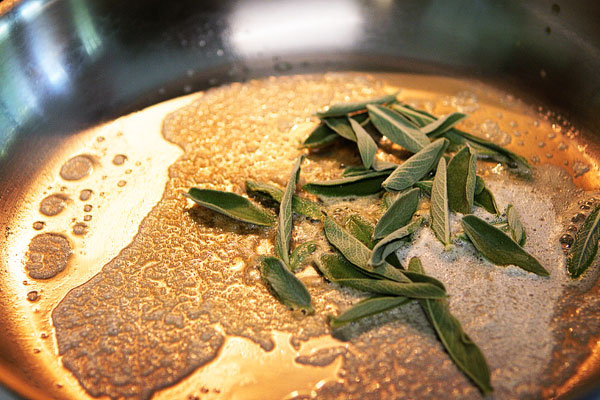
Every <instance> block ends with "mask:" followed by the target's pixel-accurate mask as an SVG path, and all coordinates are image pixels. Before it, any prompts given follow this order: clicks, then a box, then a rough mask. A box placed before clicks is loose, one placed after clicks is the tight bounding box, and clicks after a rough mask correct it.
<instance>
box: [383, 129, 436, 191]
mask: <svg viewBox="0 0 600 400" xmlns="http://www.w3.org/2000/svg"><path fill="white" fill-rule="evenodd" d="M447 146H448V140H446V139H438V140H436V141H435V142H433V143H431V144H429V145H428V146H426V147H425V148H424V149H423V150H421V151H419V152H418V153H416V154H414V155H413V156H412V157H410V158H409V159H408V160H406V161H405V162H404V163H402V164H400V165H399V166H398V168H396V169H395V170H394V172H392V173H391V175H390V176H388V178H387V179H386V180H385V181H383V183H382V184H381V185H382V186H383V187H384V188H385V189H386V190H404V189H407V188H409V187H411V186H412V185H414V184H415V183H416V182H418V181H419V180H421V178H423V177H424V176H425V175H427V173H429V171H431V170H432V169H433V168H434V167H435V166H436V165H437V163H438V160H439V159H440V157H441V156H442V154H444V151H445V150H446V147H447Z"/></svg>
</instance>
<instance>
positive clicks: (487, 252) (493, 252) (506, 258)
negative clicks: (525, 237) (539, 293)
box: [461, 215, 550, 276]
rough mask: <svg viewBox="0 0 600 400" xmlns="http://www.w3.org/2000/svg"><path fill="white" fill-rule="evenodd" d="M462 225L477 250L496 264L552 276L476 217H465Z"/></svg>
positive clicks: (507, 239) (511, 242) (497, 231)
mask: <svg viewBox="0 0 600 400" xmlns="http://www.w3.org/2000/svg"><path fill="white" fill-rule="evenodd" d="M461 224H462V227H463V229H464V230H465V233H466V234H467V236H468V237H469V239H470V240H471V243H473V245H474V246H475V248H477V250H479V252H480V253H481V254H483V256H484V257H486V258H487V259H489V260H490V261H491V262H493V263H494V264H496V265H516V266H518V267H521V268H523V269H524V270H525V271H529V272H533V273H534V274H537V275H540V276H548V275H550V274H549V273H548V271H546V270H545V269H544V267H542V265H541V264H540V262H539V261H538V260H536V258H535V257H533V256H532V255H531V254H529V253H528V252H527V251H525V250H524V249H523V248H522V247H521V246H519V245H518V244H517V243H516V242H515V241H514V240H512V239H511V238H510V237H509V236H508V235H507V234H506V233H504V232H502V231H501V230H500V229H498V228H496V227H495V226H493V225H491V224H488V223H487V222H485V221H484V220H482V219H481V218H479V217H476V216H475V215H467V216H465V217H463V219H462V220H461Z"/></svg>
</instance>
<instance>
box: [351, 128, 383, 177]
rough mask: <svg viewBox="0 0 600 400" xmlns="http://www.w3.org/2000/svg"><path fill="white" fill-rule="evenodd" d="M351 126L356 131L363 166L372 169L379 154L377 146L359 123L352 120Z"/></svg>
mask: <svg viewBox="0 0 600 400" xmlns="http://www.w3.org/2000/svg"><path fill="white" fill-rule="evenodd" d="M350 125H351V126H352V129H353V130H354V135H355V137H356V144H357V145H358V152H359V153H360V158H361V160H362V162H363V165H364V167H365V168H371V166H372V165H373V160H374V159H375V153H377V144H376V143H375V141H374V140H373V138H372V137H371V135H369V134H368V133H367V131H365V129H364V128H363V127H362V126H360V124H359V123H358V122H356V121H355V120H353V119H350Z"/></svg>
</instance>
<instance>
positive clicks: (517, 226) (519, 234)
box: [506, 204, 527, 247]
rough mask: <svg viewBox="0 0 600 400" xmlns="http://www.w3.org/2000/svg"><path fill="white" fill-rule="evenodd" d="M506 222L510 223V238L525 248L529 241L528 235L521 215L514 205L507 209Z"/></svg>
mask: <svg viewBox="0 0 600 400" xmlns="http://www.w3.org/2000/svg"><path fill="white" fill-rule="evenodd" d="M506 220H507V221H508V228H509V230H510V236H511V237H512V238H513V240H514V241H515V242H517V243H518V244H519V246H521V247H523V245H524V244H525V241H526V240H527V234H526V233H525V227H524V226H523V224H522V223H521V218H520V217H519V213H518V212H517V210H516V209H515V207H514V206H513V205H512V204H509V205H508V206H507V207H506Z"/></svg>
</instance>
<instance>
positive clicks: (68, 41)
mask: <svg viewBox="0 0 600 400" xmlns="http://www.w3.org/2000/svg"><path fill="white" fill-rule="evenodd" d="M6 1H7V0H5V2H4V3H3V4H1V5H0V10H1V11H2V12H3V15H2V16H1V17H0V182H1V183H2V190H0V210H2V214H1V215H2V218H1V219H0V228H1V229H2V236H1V238H2V240H8V239H9V237H10V232H5V227H4V221H5V220H8V219H9V217H10V214H11V213H12V211H13V208H14V205H15V204H17V202H19V201H20V199H21V197H20V196H21V194H22V191H21V189H22V188H23V187H25V186H27V185H26V184H27V182H29V181H30V179H31V178H32V176H33V175H34V172H35V171H36V167H37V166H39V165H42V164H43V163H44V162H45V161H47V160H48V159H49V158H50V157H51V156H52V154H53V153H54V152H55V151H56V149H58V148H60V146H61V144H62V143H63V142H64V141H65V139H66V138H67V137H68V136H69V135H70V134H72V133H74V132H77V131H80V130H82V129H84V128H86V127H89V126H92V125H96V124H97V123H99V122H102V121H106V120H109V119H112V118H115V117H117V116H120V115H123V114H126V113H128V112H131V111H134V110H137V109H140V108H142V107H145V106H149V105H151V104H154V103H157V102H160V101H162V100H166V99H168V98H172V97H176V96H180V95H182V94H185V93H190V92H193V91H197V90H201V89H204V88H207V87H210V86H215V85H218V84H222V83H227V82H231V81H240V80H246V79H249V78H251V77H259V76H266V75H272V74H292V73H293V74H298V73H305V72H313V71H324V70H350V69H361V70H379V71H405V72H436V73H441V74H450V75H458V76H471V77H473V76H474V77H479V78H481V79H483V80H486V81H489V82H492V83H496V84H497V85H500V86H506V87H509V88H516V89H517V90H518V91H519V93H525V94H527V95H530V96H531V98H532V99H536V101H537V102H540V101H541V102H544V103H546V104H547V105H548V106H549V107H551V108H553V109H555V110H558V111H560V112H561V113H563V114H564V115H566V116H568V117H569V119H570V120H571V121H572V122H575V123H577V124H579V125H581V126H583V127H586V128H587V130H589V131H592V132H600V112H599V111H600V77H599V76H598V73H597V72H598V71H600V25H599V24H598V23H597V22H598V20H599V18H600V3H598V2H595V1H581V2H577V3H566V2H556V3H553V2H550V1H529V2H518V1H507V2H503V3H502V4H501V3H500V2H493V1H478V2H467V1H456V2H447V1H441V0H437V1H436V0H433V1H391V0H376V1H359V0H330V1H315V0H312V1H301V0H294V1H279V2H273V1H239V2H237V1H219V2H197V1H179V2H177V3H176V4H173V5H168V6H166V5H165V4H164V2H158V1H146V2H116V1H98V0H96V1H88V0H55V1H42V0H27V1H22V2H18V3H17V2H13V3H10V4H9V3H7V2H6ZM0 301H1V302H2V303H1V304H0V307H2V309H3V310H6V309H9V308H10V307H11V304H10V299H7V298H6V297H0ZM0 322H2V325H3V326H4V340H2V341H0V361H1V362H0V364H2V368H1V369H0V379H1V380H3V381H4V382H6V383H7V384H9V385H11V387H13V388H14V389H15V390H17V391H19V392H20V393H23V394H24V395H25V396H27V397H40V396H43V391H42V392H40V391H37V393H34V392H28V391H31V390H36V389H31V386H30V382H29V380H28V378H26V376H27V373H28V371H27V368H26V367H25V366H24V365H25V364H26V363H24V362H23V360H21V359H20V358H19V356H20V355H19V352H18V349H17V348H18V346H15V343H14V340H15V338H16V337H17V335H15V334H13V333H12V332H11V329H10V321H8V319H2V318H0ZM592 382H593V380H592ZM0 396H1V394H0Z"/></svg>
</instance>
